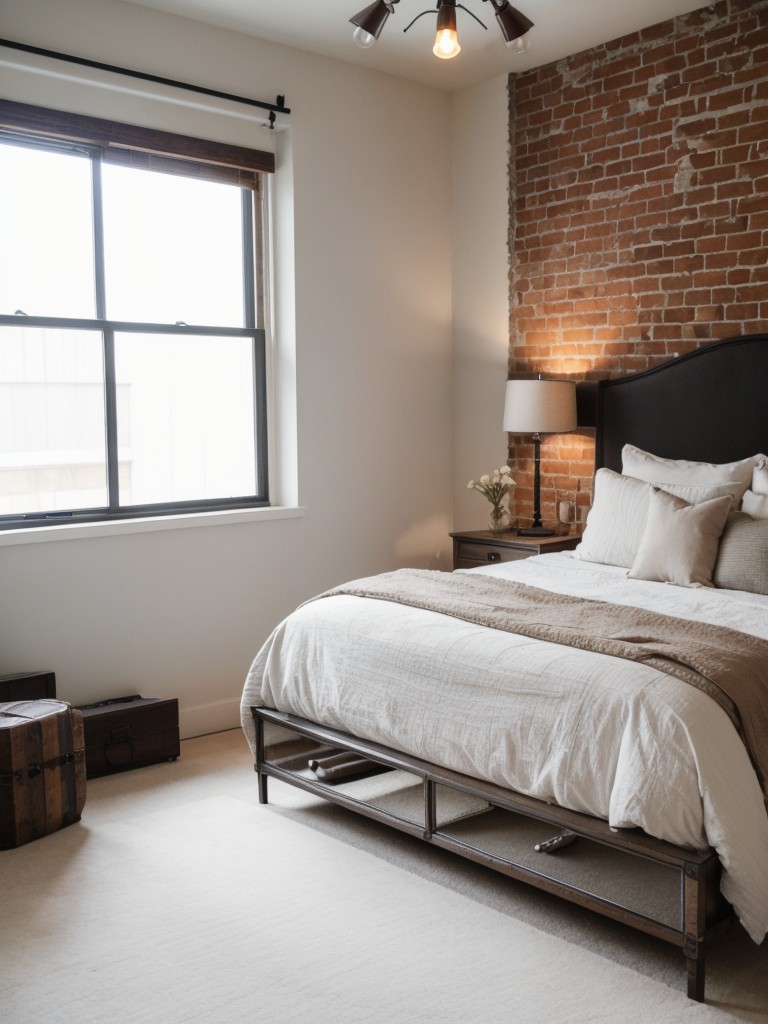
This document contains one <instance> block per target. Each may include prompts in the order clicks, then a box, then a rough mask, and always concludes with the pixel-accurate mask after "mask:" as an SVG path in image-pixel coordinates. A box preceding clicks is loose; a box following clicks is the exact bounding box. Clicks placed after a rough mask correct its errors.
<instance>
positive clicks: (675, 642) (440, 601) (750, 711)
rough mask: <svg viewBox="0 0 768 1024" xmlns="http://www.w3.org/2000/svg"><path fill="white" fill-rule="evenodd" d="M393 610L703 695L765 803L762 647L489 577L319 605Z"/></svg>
mask: <svg viewBox="0 0 768 1024" xmlns="http://www.w3.org/2000/svg"><path fill="white" fill-rule="evenodd" d="M340 594H349V595H352V596H355V597H368V598H377V599H379V600H384V601H395V602H398V603H399V604H406V605H411V606H413V607H417V608H423V609H426V610H428V611H433V612H439V613H440V614H442V615H450V616H452V617H454V618H459V619H464V620H465V621H467V622H474V623H477V624H478V625H482V626H488V627H490V628H491V629H500V630H505V631H506V632H510V633H518V634H520V635H522V636H528V637H532V638H535V639H537V640H546V641H548V642H550V643H556V644H564V645H566V646H569V647H577V648H580V649H582V650H587V651H594V652H596V653H598V654H607V655H611V656H612V657H616V658H626V659H628V660H630V661H640V662H643V663H644V664H647V665H651V666H652V667H654V668H656V669H658V670H659V671H661V672H665V673H667V674H668V675H672V676H675V677H677V678H678V679H682V680H683V681H684V682H686V683H690V684H691V685H692V686H695V687H696V688H697V689H699V690H702V691H703V692H704V693H706V694H708V695H709V696H710V697H711V698H712V699H713V700H715V701H716V702H717V703H718V704H719V705H720V707H722V708H723V710H724V711H725V712H726V713H727V714H728V715H729V717H730V718H731V720H732V721H733V723H734V725H735V726H736V728H737V729H738V730H739V733H740V734H741V736H742V738H743V739H744V742H745V744H746V747H747V750H748V751H749V753H750V757H751V758H752V762H753V764H754V766H755V769H756V771H757V774H758V778H759V779H760V783H761V785H762V787H763V793H764V796H766V797H768V784H767V783H768V641H767V640H762V639H759V638H757V637H754V636H751V635H749V634H747V633H740V632H737V631H736V630H733V629H728V628H726V627H723V626H712V625H709V624H706V623H701V622H694V621H692V620H689V619H678V618H676V617H673V616H670V615H662V614H659V613H657V612H651V611H647V610H645V609H643V608H635V607H632V606H630V605H616V604H610V603H608V602H605V601H595V600H591V599H588V598H581V597H570V596H568V595H565V594H556V593H553V592H551V591H548V590H541V589H540V588H538V587H531V586H528V585H527V584H524V583H514V582H512V581H510V580H497V579H494V578H492V577H489V576H485V575H480V574H478V575H471V574H464V573H461V574H458V573H456V574H452V573H443V572H436V571H434V570H425V569H400V570H397V571H396V572H389V573H383V574H381V575H379V576H371V577H369V578H367V579H361V580H355V581H353V582H351V583H347V584H343V585H342V586H340V587H336V588H334V589H333V590H329V591H327V592H326V593H324V594H322V595H320V596H321V597H332V596H334V595H340Z"/></svg>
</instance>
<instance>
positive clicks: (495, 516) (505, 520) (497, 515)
mask: <svg viewBox="0 0 768 1024" xmlns="http://www.w3.org/2000/svg"><path fill="white" fill-rule="evenodd" d="M511 526H512V516H511V515H510V514H509V509H508V508H507V507H506V505H494V506H493V508H492V509H491V517H490V520H489V522H488V529H489V530H490V531H491V533H506V531H507V530H509V528H510V527H511Z"/></svg>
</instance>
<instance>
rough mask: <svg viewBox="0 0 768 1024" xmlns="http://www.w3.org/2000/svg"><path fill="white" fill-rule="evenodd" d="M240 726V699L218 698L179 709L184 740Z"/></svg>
mask: <svg viewBox="0 0 768 1024" xmlns="http://www.w3.org/2000/svg"><path fill="white" fill-rule="evenodd" d="M239 727H240V700H239V698H238V699H233V700H217V701H214V702H213V703H211V704H198V705H196V706H195V707H191V708H190V707H186V708H180V709H179V733H180V735H181V738H182V739H183V740H188V739H191V738H192V737H193V736H205V735H207V734H208V733H210V732H224V731H225V730H226V729H238V728H239Z"/></svg>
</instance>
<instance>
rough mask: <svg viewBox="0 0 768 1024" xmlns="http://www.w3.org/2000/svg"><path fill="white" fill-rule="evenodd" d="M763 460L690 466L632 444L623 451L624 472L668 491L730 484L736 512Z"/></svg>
mask: <svg viewBox="0 0 768 1024" xmlns="http://www.w3.org/2000/svg"><path fill="white" fill-rule="evenodd" d="M764 460H765V456H764V455H752V456H750V457H749V458H748V459H741V460H739V461H738V462H723V463H714V462H690V461H689V460H688V459H663V458H661V457H660V456H658V455H651V454H650V453H649V452H644V451H643V450H642V449H641V448H636V447H635V446H634V445H633V444H625V445H624V447H623V448H622V450H621V464H622V471H623V472H624V473H625V474H626V475H627V476H634V477H637V479H638V480H645V481H647V482H648V483H649V484H655V485H656V486H657V487H662V488H663V489H664V490H665V491H670V490H671V488H670V486H669V485H670V484H688V485H702V484H728V485H731V487H732V493H733V496H734V502H733V504H734V508H736V507H737V506H738V504H739V502H740V501H741V499H742V496H743V494H744V492H745V491H746V489H747V488H748V487H749V486H750V484H751V483H752V474H753V471H754V468H755V466H756V465H758V464H762V462H764Z"/></svg>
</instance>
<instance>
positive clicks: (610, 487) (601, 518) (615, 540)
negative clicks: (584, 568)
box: [574, 469, 650, 568]
mask: <svg viewBox="0 0 768 1024" xmlns="http://www.w3.org/2000/svg"><path fill="white" fill-rule="evenodd" d="M649 493H650V486H649V485H648V484H647V483H645V482H644V481H643V480H635V479H634V477H631V476H622V475H621V473H614V471H613V470H612V469H598V471H597V472H596V473H595V489H594V495H593V498H592V508H591V509H590V510H589V515H588V516H587V524H586V527H585V529H584V536H583V537H582V539H581V543H580V544H579V545H578V547H577V548H576V551H575V552H574V554H575V555H576V557H577V558H581V559H583V560H584V561H585V562H600V563H601V564H603V565H623V566H624V567H625V568H629V566H630V565H632V561H633V559H634V557H635V555H636V554H637V549H638V547H639V546H640V541H641V539H642V536H643V530H644V529H645V520H646V518H647V516H648V495H649Z"/></svg>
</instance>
